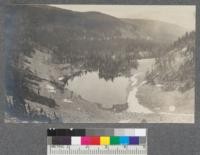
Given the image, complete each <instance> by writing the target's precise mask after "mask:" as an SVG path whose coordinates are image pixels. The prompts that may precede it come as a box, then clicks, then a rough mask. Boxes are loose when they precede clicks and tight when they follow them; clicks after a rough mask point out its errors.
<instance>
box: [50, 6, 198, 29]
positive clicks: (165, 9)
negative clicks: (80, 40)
mask: <svg viewBox="0 0 200 155" xmlns="http://www.w3.org/2000/svg"><path fill="white" fill-rule="evenodd" d="M50 6H54V7H59V8H62V9H68V10H73V11H79V12H88V11H98V12H101V13H105V14H109V15H111V16H115V17H119V18H141V19H152V20H159V21H164V22H168V23H173V24H177V25H180V26H182V27H185V28H186V29H188V30H195V25H196V23H195V22H196V6H194V5H50Z"/></svg>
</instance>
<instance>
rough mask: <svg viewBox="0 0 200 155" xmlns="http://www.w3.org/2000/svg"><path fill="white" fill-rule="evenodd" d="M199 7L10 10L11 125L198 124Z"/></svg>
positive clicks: (8, 111) (7, 113)
mask: <svg viewBox="0 0 200 155" xmlns="http://www.w3.org/2000/svg"><path fill="white" fill-rule="evenodd" d="M195 15H196V8H195V6H193V5H188V6H187V5H9V6H7V8H6V16H5V24H4V26H5V28H4V40H5V43H4V47H5V54H6V58H5V62H6V64H5V70H4V72H5V78H4V79H5V100H6V107H5V122H6V123H51V122H58V123H194V115H195V113H194V111H195V109H194V107H195V106H194V105H195V101H194V98H195V97H194V94H195V91H194V89H195V58H194V55H195V20H196V16H195Z"/></svg>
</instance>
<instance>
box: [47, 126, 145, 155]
mask: <svg viewBox="0 0 200 155" xmlns="http://www.w3.org/2000/svg"><path fill="white" fill-rule="evenodd" d="M129 154H132V155H147V132H146V129H48V131H47V155H129Z"/></svg>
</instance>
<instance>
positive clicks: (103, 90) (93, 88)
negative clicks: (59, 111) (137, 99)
mask: <svg viewBox="0 0 200 155" xmlns="http://www.w3.org/2000/svg"><path fill="white" fill-rule="evenodd" d="M128 86H129V78H127V77H125V76H121V77H116V78H114V80H113V81H111V80H107V81H106V80H105V79H104V78H99V73H98V72H88V73H86V74H84V75H82V76H76V77H75V78H74V79H73V80H69V81H68V85H66V87H67V88H69V89H70V90H72V91H74V92H75V93H76V94H79V95H81V96H82V97H83V98H84V99H86V100H88V101H91V102H95V103H100V104H102V106H103V107H106V108H110V107H112V105H114V104H125V103H126V98H127V93H128V92H127V91H128V90H127V88H128Z"/></svg>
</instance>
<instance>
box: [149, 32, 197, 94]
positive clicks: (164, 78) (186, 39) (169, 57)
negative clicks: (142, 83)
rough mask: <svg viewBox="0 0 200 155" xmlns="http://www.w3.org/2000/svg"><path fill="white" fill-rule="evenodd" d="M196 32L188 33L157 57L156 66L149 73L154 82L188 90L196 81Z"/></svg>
mask: <svg viewBox="0 0 200 155" xmlns="http://www.w3.org/2000/svg"><path fill="white" fill-rule="evenodd" d="M194 54H195V32H194V31H193V32H190V33H186V34H185V35H184V36H183V37H180V38H179V39H178V40H177V41H175V42H174V43H173V44H172V45H171V46H169V47H168V49H167V51H165V54H163V55H160V57H158V58H157V59H156V64H155V68H154V69H153V70H152V71H149V72H148V73H147V75H146V76H147V79H148V81H149V82H152V83H161V84H163V85H164V87H165V89H166V90H174V89H178V90H180V91H183V92H184V91H186V90H188V89H190V88H193V87H194V81H195V59H194Z"/></svg>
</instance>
